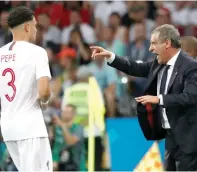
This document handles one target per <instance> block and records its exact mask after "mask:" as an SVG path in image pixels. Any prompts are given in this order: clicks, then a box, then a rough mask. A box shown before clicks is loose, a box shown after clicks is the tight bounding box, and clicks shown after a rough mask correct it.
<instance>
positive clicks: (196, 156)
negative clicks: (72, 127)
mask: <svg viewBox="0 0 197 172" xmlns="http://www.w3.org/2000/svg"><path fill="white" fill-rule="evenodd" d="M90 48H91V49H92V50H93V52H92V57H93V58H96V57H99V58H105V59H106V61H107V62H108V65H110V66H112V67H114V68H116V69H118V70H120V71H123V72H125V73H126V74H129V75H133V76H138V77H146V78H148V82H147V85H146V88H145V91H144V95H143V96H141V97H137V98H136V101H137V102H138V107H137V112H138V120H139V123H140V126H141V129H142V131H143V133H144V136H145V137H146V139H147V140H160V139H163V138H165V139H166V153H165V165H164V167H165V170H167V171H196V170H197V62H196V61H195V60H194V59H193V58H192V57H190V56H189V55H188V54H186V53H185V52H184V51H183V50H181V44H180V34H179V32H178V30H177V29H176V28H175V27H174V26H172V25H167V24H166V25H162V26H159V27H157V28H156V29H155V30H153V32H152V35H151V41H150V48H149V50H150V51H151V52H153V53H155V54H156V58H155V59H153V61H152V62H146V63H136V62H134V61H131V60H127V59H125V58H123V57H119V56H117V55H115V54H114V53H112V52H109V51H107V50H105V49H103V48H101V47H98V46H92V47H90Z"/></svg>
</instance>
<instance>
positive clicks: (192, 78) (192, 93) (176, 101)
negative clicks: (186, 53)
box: [163, 64, 197, 108]
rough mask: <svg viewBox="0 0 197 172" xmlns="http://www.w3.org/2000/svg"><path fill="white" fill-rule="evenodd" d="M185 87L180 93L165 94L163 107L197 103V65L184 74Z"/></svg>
mask: <svg viewBox="0 0 197 172" xmlns="http://www.w3.org/2000/svg"><path fill="white" fill-rule="evenodd" d="M184 77H185V79H184V89H183V92H182V93H180V94H166V95H163V107H164V108H168V107H176V106H190V105H196V103H197V67H196V64H195V67H194V66H193V67H191V68H190V69H189V71H188V72H187V73H186V75H185V76H184Z"/></svg>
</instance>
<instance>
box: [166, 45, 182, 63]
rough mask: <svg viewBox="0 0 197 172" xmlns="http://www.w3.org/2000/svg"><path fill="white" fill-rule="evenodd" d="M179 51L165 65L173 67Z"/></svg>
mask: <svg viewBox="0 0 197 172" xmlns="http://www.w3.org/2000/svg"><path fill="white" fill-rule="evenodd" d="M180 51H181V49H180V50H179V51H178V52H177V53H176V54H175V55H174V56H173V57H172V58H171V59H170V60H169V61H168V62H167V65H170V66H174V65H175V62H176V60H177V58H178V56H179V53H180Z"/></svg>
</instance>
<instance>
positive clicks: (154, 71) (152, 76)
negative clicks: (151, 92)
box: [145, 64, 163, 90]
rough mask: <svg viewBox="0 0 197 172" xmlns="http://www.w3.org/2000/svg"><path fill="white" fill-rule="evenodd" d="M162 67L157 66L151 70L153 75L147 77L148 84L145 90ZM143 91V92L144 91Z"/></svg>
mask: <svg viewBox="0 0 197 172" xmlns="http://www.w3.org/2000/svg"><path fill="white" fill-rule="evenodd" d="M162 67H163V65H159V64H158V66H157V67H156V68H155V69H154V70H153V74H152V75H150V76H149V78H148V83H147V85H146V89H147V88H148V87H149V86H150V84H151V83H152V81H153V80H154V79H155V77H156V76H157V75H158V72H159V71H160V69H161V68H162ZM146 89H145V90H146Z"/></svg>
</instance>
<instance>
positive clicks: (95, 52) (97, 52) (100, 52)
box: [90, 46, 112, 59]
mask: <svg viewBox="0 0 197 172" xmlns="http://www.w3.org/2000/svg"><path fill="white" fill-rule="evenodd" d="M90 49H91V50H92V56H91V57H92V58H94V59H95V58H96V57H101V58H110V57H111V56H112V52H110V51H107V50H105V49H104V48H102V47H99V46H91V47H90Z"/></svg>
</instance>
